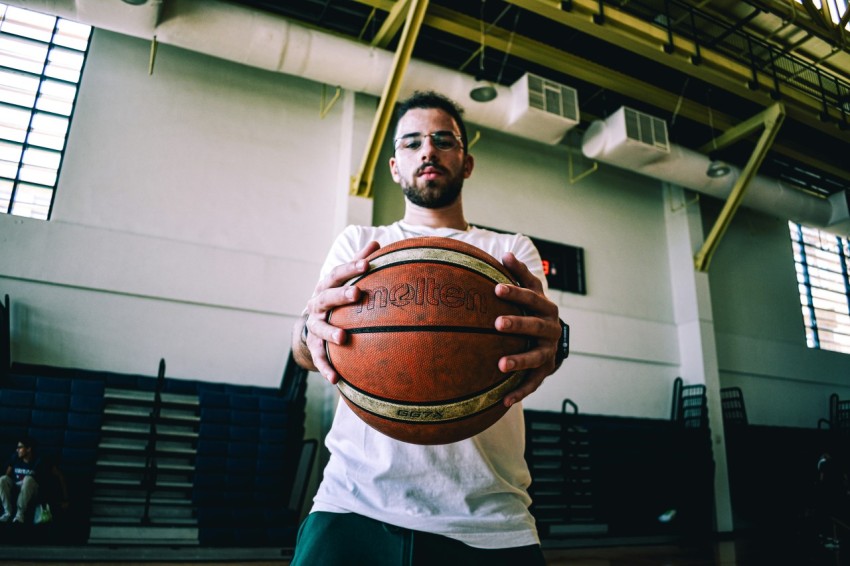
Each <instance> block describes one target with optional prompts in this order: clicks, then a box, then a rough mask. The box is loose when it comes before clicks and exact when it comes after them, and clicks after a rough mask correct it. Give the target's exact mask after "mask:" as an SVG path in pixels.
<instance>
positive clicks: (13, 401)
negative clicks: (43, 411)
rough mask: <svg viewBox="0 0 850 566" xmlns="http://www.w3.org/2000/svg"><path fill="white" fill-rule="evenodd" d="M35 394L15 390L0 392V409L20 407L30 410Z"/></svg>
mask: <svg viewBox="0 0 850 566" xmlns="http://www.w3.org/2000/svg"><path fill="white" fill-rule="evenodd" d="M34 399H35V394H34V393H33V392H32V391H21V390H16V389H3V390H0V408H5V407H21V408H27V409H28V408H31V407H32V404H33V401H34Z"/></svg>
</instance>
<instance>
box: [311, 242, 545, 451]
mask: <svg viewBox="0 0 850 566" xmlns="http://www.w3.org/2000/svg"><path fill="white" fill-rule="evenodd" d="M367 260H368V262H369V270H368V271H367V272H366V273H364V274H363V275H361V276H359V277H357V278H355V279H352V280H351V281H349V284H354V285H356V286H357V287H358V288H359V289H360V290H361V298H360V300H359V301H358V302H357V303H355V304H351V305H346V306H343V307H338V308H336V309H334V310H332V311H331V312H330V313H329V316H328V322H330V324H332V325H334V326H337V327H339V328H343V329H345V330H346V331H347V332H348V340H347V341H346V342H345V343H344V344H342V345H336V344H333V343H330V342H328V343H327V344H326V347H327V355H328V359H329V360H330V362H331V364H332V365H333V367H334V369H335V370H336V371H337V373H338V374H339V375H340V380H339V382H338V383H337V386H338V388H339V391H340V393H341V394H342V397H343V399H344V400H345V402H346V403H347V404H348V406H349V407H351V409H352V410H353V411H354V413H355V414H357V415H358V416H359V417H360V418H361V419H363V420H364V421H365V422H366V423H367V424H368V425H370V426H372V427H373V428H375V429H377V430H378V431H380V432H382V433H384V434H386V435H387V436H390V437H392V438H395V439H398V440H402V441H405V442H412V443H415V444H447V443H450V442H456V441H458V440H462V439H464V438H469V437H470V436H473V435H475V434H478V433H479V432H481V431H483V430H484V429H486V428H487V427H489V426H490V425H492V424H493V423H495V422H496V421H497V420H499V418H501V417H502V415H504V414H505V412H506V411H507V409H506V408H505V406H504V403H503V402H502V399H503V398H504V396H505V395H506V394H507V393H508V392H510V391H511V390H513V389H515V388H516V387H517V385H519V383H520V382H521V381H522V379H523V372H514V373H502V372H501V371H499V367H498V361H499V359H500V358H501V357H502V356H505V355H510V354H517V353H520V352H524V351H526V350H527V349H528V347H529V342H528V338H526V337H523V336H515V335H511V334H505V333H502V332H499V331H497V330H496V328H495V321H496V318H497V317H499V316H501V315H521V314H522V310H521V309H520V308H519V307H518V306H517V305H515V304H513V303H509V302H507V301H503V300H501V299H499V298H498V297H496V294H495V286H496V284H497V283H505V284H510V285H513V284H515V282H514V280H513V278H512V277H511V274H510V272H508V271H507V270H506V269H505V268H504V266H502V264H501V263H500V262H499V261H497V260H496V259H495V258H494V257H492V256H491V255H489V254H487V253H486V252H484V251H482V250H480V249H478V248H476V247H475V246H472V245H470V244H467V243H465V242H461V241H458V240H452V239H450V238H438V237H427V238H412V239H408V240H402V241H400V242H396V243H394V244H391V245H388V246H386V247H383V248H381V249H380V250H378V251H377V252H375V253H374V254H372V255H371V256H369V257H368V258H367Z"/></svg>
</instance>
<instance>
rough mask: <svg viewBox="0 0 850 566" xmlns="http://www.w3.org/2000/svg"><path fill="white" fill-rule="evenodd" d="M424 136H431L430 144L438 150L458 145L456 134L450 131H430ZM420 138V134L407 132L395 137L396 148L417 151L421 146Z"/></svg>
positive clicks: (446, 149)
mask: <svg viewBox="0 0 850 566" xmlns="http://www.w3.org/2000/svg"><path fill="white" fill-rule="evenodd" d="M424 137H429V138H431V144H433V146H434V147H435V148H437V149H439V150H440V151H449V150H451V149H457V148H458V147H459V146H460V141H459V140H458V138H457V136H456V135H455V134H453V133H451V132H432V133H430V134H425V136H424ZM422 138H423V136H422V134H408V135H406V136H402V137H400V138H396V149H403V150H410V151H417V150H418V149H419V148H420V147H422Z"/></svg>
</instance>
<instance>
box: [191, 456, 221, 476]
mask: <svg viewBox="0 0 850 566" xmlns="http://www.w3.org/2000/svg"><path fill="white" fill-rule="evenodd" d="M226 461H227V457H225V456H204V455H199V456H196V457H195V473H196V474H199V475H200V474H201V473H207V472H215V471H222V470H224V464H225V463H226Z"/></svg>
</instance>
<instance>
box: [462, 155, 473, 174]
mask: <svg viewBox="0 0 850 566" xmlns="http://www.w3.org/2000/svg"><path fill="white" fill-rule="evenodd" d="M473 168H475V159H474V158H473V157H472V155H471V154H469V153H467V154H466V157H465V158H464V162H463V178H464V179H468V178H469V176H470V175H472V169H473Z"/></svg>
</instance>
